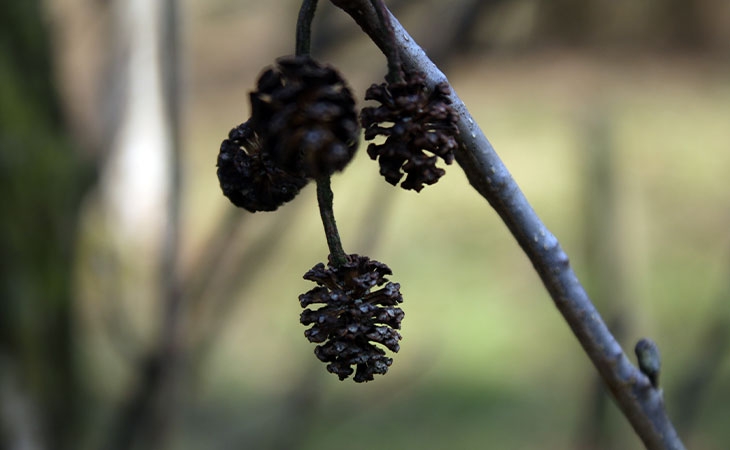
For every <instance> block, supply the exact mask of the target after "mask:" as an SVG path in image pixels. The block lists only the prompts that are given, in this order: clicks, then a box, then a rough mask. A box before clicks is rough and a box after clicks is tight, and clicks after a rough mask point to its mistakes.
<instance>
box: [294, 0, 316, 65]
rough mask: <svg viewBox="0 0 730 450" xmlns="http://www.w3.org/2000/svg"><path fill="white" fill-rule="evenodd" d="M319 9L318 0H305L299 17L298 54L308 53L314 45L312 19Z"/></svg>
mask: <svg viewBox="0 0 730 450" xmlns="http://www.w3.org/2000/svg"><path fill="white" fill-rule="evenodd" d="M316 10H317V0H304V1H303V2H302V7H301V9H300V10H299V17H298V18H297V32H296V39H297V42H296V45H295V47H296V54H297V55H308V54H309V51H310V48H311V46H312V20H314V13H315V11H316Z"/></svg>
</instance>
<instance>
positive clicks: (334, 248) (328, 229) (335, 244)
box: [317, 177, 347, 267]
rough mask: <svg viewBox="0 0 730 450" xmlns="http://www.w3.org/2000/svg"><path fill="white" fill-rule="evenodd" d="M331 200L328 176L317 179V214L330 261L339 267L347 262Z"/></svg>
mask: <svg viewBox="0 0 730 450" xmlns="http://www.w3.org/2000/svg"><path fill="white" fill-rule="evenodd" d="M333 200H334V194H333V193H332V188H331V187H330V177H322V178H319V179H317V203H319V215H320V216H321V217H322V225H324V234H325V236H326V237H327V246H328V247H329V249H330V263H331V264H332V265H333V266H335V267H339V266H341V265H343V264H345V263H346V262H347V254H346V253H345V250H343V249H342V241H341V240H340V233H339V232H338V231H337V223H336V222H335V213H334V211H333V209H332V201H333Z"/></svg>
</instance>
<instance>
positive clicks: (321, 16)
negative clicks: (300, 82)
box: [0, 0, 730, 450]
mask: <svg viewBox="0 0 730 450" xmlns="http://www.w3.org/2000/svg"><path fill="white" fill-rule="evenodd" d="M387 4H388V6H389V7H390V8H391V9H392V10H393V11H394V13H395V14H396V16H397V17H399V19H400V21H401V22H402V23H403V25H404V26H405V27H406V29H407V30H409V31H410V33H411V35H412V36H413V37H414V38H415V39H416V41H418V42H419V43H420V44H421V45H422V46H423V47H424V48H425V49H426V51H427V52H428V54H429V55H430V56H431V57H432V59H433V60H434V61H435V62H436V63H437V64H438V65H439V66H440V67H441V68H442V70H444V71H445V73H446V74H447V76H448V78H449V80H450V82H451V83H452V85H453V88H454V89H455V90H456V92H457V93H458V94H459V96H460V97H461V98H462V99H463V100H464V102H465V103H466V105H467V107H468V108H469V109H470V111H471V112H472V114H473V115H474V117H475V118H476V119H477V121H478V122H479V124H480V125H481V127H482V129H483V130H484V132H485V134H486V135H487V137H488V138H489V139H490V141H491V142H492V144H493V145H494V146H495V148H496V149H497V152H498V153H499V154H500V156H501V157H502V158H503V159H504V161H505V163H506V165H507V167H508V168H509V169H510V170H511V171H512V174H513V175H514V177H515V179H516V180H517V182H518V183H519V184H520V186H521V187H522V189H523V190H524V191H525V194H526V196H527V197H528V199H529V200H530V201H531V202H532V204H533V206H534V208H535V209H536V211H537V212H538V214H539V215H540V216H541V217H542V219H543V220H544V221H545V222H546V224H547V225H548V227H549V228H550V229H551V230H552V231H553V232H554V234H555V235H556V236H557V237H558V239H559V240H560V241H561V243H562V245H563V247H564V249H565V250H566V251H567V253H568V254H569V256H570V257H571V260H572V263H573V265H574V267H575V269H576V271H577V273H578V275H579V277H580V278H581V280H582V281H583V282H584V284H585V285H586V287H587V289H588V291H589V294H590V295H591V297H592V299H593V300H594V302H595V303H596V305H597V307H598V309H599V310H600V312H601V314H602V315H603V317H604V318H605V320H606V321H607V323H608V324H609V325H610V328H611V329H612V331H613V332H614V333H615V335H616V337H617V338H618V339H619V341H620V342H621V344H622V346H623V347H624V349H625V351H626V352H627V353H629V354H632V353H633V346H634V343H635V342H636V341H637V340H638V339H639V338H641V337H645V336H646V337H651V338H652V339H654V340H655V341H656V342H657V343H658V344H659V347H660V349H661V351H662V355H663V362H664V365H663V371H662V375H661V385H662V387H663V389H664V394H665V400H666V403H667V408H668V411H669V415H670V416H671V417H672V419H673V420H674V422H675V424H676V426H677V428H678V429H679V432H680V435H681V436H682V437H683V439H684V441H685V443H686V444H688V447H689V448H695V449H726V448H728V446H730V428H729V427H728V426H727V425H728V421H729V420H730V407H728V405H729V404H730V361H729V359H730V358H728V352H729V351H730V307H728V302H730V282H729V274H730V227H729V226H728V224H730V190H729V189H728V182H727V174H728V169H730V3H728V2H727V1H726V0H694V1H693V0H671V1H669V0H647V1H642V2H636V1H628V0H620V1H599V0H596V1H592V2H585V1H581V0H559V1H558V0H459V1H452V2H439V1H425V0H424V1H407V0H406V1H403V0H400V1H399V0H390V1H388V2H387ZM298 7H299V5H298V2H296V1H293V0H270V1H246V0H235V1H234V0H208V1H196V0H186V1H177V0H160V1H149V0H103V1H102V0H46V1H40V0H23V1H17V0H8V1H6V2H4V4H3V12H2V14H0V44H1V45H2V51H0V146H1V148H2V151H1V152H0V196H1V197H0V198H2V202H0V208H1V211H2V214H0V251H1V252H2V253H1V257H2V259H1V260H0V268H1V270H0V297H1V299H0V448H3V449H119V450H121V449H162V448H170V449H221V450H223V449H318V450H326V449H339V448H350V449H353V450H357V449H363V450H365V449H374V448H379V449H410V448H413V449H415V448H418V449H421V450H426V449H443V448H453V449H474V448H495V449H533V448H540V449H632V448H641V443H640V442H639V440H638V439H637V438H636V437H635V436H634V434H633V432H632V430H631V428H630V427H629V426H628V424H627V422H626V421H625V419H623V417H621V416H620V414H619V413H618V411H617V408H616V407H615V406H614V405H613V403H612V401H611V399H610V398H608V397H607V396H606V395H605V392H604V389H603V387H602V385H601V383H600V382H599V380H598V379H597V376H596V373H595V370H594V369H593V367H592V365H591V364H590V362H589V360H588V359H587V357H586V356H585V355H584V354H583V352H582V350H581V347H580V346H579V344H578V343H577V341H576V339H575V338H574V336H573V335H572V334H571V332H570V330H569V329H568V327H567V325H566V324H565V323H564V322H563V320H562V318H561V316H560V315H559V314H558V312H557V310H556V309H555V307H554V306H553V304H552V302H551V300H550V298H549V296H548V295H547V293H546V292H545V291H544V289H543V287H542V285H541V283H540V280H539V278H538V277H537V275H536V274H535V273H534V271H533V270H532V267H531V265H530V263H529V261H528V260H527V258H526V257H525V256H524V255H523V254H522V252H521V250H520V248H519V246H518V245H517V244H516V242H515V241H514V239H513V238H512V237H511V236H510V235H509V233H508V232H507V230H506V228H505V227H504V225H503V224H502V223H501V222H500V220H499V218H498V216H497V215H496V214H495V213H494V212H493V211H492V210H491V208H490V207H489V205H488V204H487V203H486V201H484V200H483V199H482V198H481V197H479V195H478V194H477V193H476V192H475V191H474V190H473V189H471V188H470V186H469V184H468V182H467V180H466V178H465V176H464V174H463V172H462V171H461V169H460V168H459V167H458V166H457V165H454V166H451V167H448V170H447V175H446V176H445V177H444V178H443V179H442V180H441V181H439V183H438V184H437V185H435V186H430V187H427V188H426V189H424V190H423V191H422V192H421V193H420V194H416V193H414V192H410V191H409V192H405V191H402V190H400V189H395V188H393V187H391V186H390V185H388V184H387V183H385V182H384V181H383V180H382V178H381V177H380V176H379V175H378V171H377V164H375V163H373V162H372V161H370V160H369V159H368V157H367V155H366V154H365V152H364V149H361V150H360V151H359V154H358V155H357V157H356V159H355V161H354V162H353V163H352V164H351V165H350V166H349V167H348V169H347V170H346V171H345V172H344V173H343V174H339V175H336V176H335V177H334V179H333V188H334V192H335V212H336V214H337V217H338V223H339V226H340V231H341V233H342V238H343V243H344V246H345V249H346V250H347V251H349V252H353V253H361V254H367V255H369V256H371V257H372V258H374V259H377V260H379V261H383V262H385V263H386V264H388V265H389V266H390V267H391V268H392V269H393V272H394V275H393V276H392V277H391V279H392V280H393V281H396V282H399V283H401V286H402V292H403V294H404V297H405V302H404V304H403V309H404V310H405V312H406V317H405V320H404V322H403V330H402V334H403V336H404V338H403V341H402V345H401V351H400V353H398V354H397V355H395V357H394V364H393V366H392V367H391V369H390V372H389V373H388V374H387V375H386V376H383V377H379V378H377V379H376V380H375V381H373V382H370V383H367V384H362V385H360V384H355V383H353V382H352V381H350V380H347V381H344V382H339V381H338V380H337V378H336V377H335V376H333V375H331V374H328V373H327V372H326V370H325V367H324V365H323V364H322V363H320V362H319V361H317V360H316V358H315V357H314V355H313V344H310V343H308V342H307V341H306V339H305V338H304V336H303V331H304V327H302V326H301V325H300V324H299V321H298V318H299V313H300V311H301V308H300V306H299V303H298V301H297V296H298V295H299V294H300V293H302V292H305V291H306V290H308V289H310V288H311V286H310V284H311V283H308V282H305V281H304V280H302V275H303V274H304V272H305V271H307V270H308V269H309V268H311V267H312V266H313V265H314V264H316V263H317V262H319V261H323V260H325V259H326V255H327V248H326V243H325V240H324V236H323V233H322V225H321V223H320V221H319V215H318V210H317V207H316V199H315V195H314V189H313V187H312V186H309V187H307V188H306V189H305V190H304V191H303V192H302V193H301V194H300V195H299V197H297V198H296V199H295V201H293V202H292V203H290V204H287V205H285V206H284V207H282V208H280V209H279V211H277V212H275V213H259V214H256V215H252V214H249V213H246V212H245V211H239V210H236V209H235V208H234V207H233V206H232V205H231V204H230V203H229V202H228V200H227V199H225V198H224V197H223V195H221V192H220V188H219V187H218V181H217V178H216V175H215V160H216V156H217V153H218V148H219V145H220V142H221V140H223V139H224V138H225V136H226V135H227V133H228V131H229V130H230V129H231V128H233V127H234V126H236V125H238V124H239V123H241V122H244V121H245V120H246V119H247V117H248V114H249V104H248V93H249V92H250V91H251V90H252V89H253V87H254V86H255V81H256V79H257V76H258V75H259V74H260V73H261V71H262V70H263V68H264V67H266V66H267V65H270V64H271V63H272V62H273V61H274V59H275V58H276V57H278V56H281V55H286V54H291V53H292V52H293V46H294V26H295V22H296V17H297V12H298ZM313 45H314V46H313V54H314V55H315V56H316V57H317V58H319V59H321V60H323V61H326V62H328V63H331V64H333V65H335V66H337V67H338V68H339V69H340V70H341V72H342V73H343V74H344V75H345V77H346V78H347V79H348V80H349V82H350V84H351V86H352V89H353V91H354V93H355V95H356V96H357V97H358V98H362V96H363V94H364V92H365V90H366V89H367V87H368V86H369V85H370V84H371V83H375V82H380V81H381V80H382V77H383V76H384V74H385V71H386V65H385V58H384V57H383V56H382V54H380V53H379V51H378V50H377V48H376V47H375V46H374V44H372V43H371V42H369V41H368V40H367V39H365V37H364V35H363V33H361V31H360V29H359V28H358V27H357V26H356V25H355V24H354V23H353V22H352V20H351V19H350V18H349V17H348V16H346V15H345V14H344V13H343V12H342V11H340V10H338V9H336V8H335V7H334V6H332V5H331V4H330V3H328V2H326V1H323V2H320V7H319V11H318V15H317V17H316V19H315V23H314V44H313Z"/></svg>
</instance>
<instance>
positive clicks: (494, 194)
mask: <svg viewBox="0 0 730 450" xmlns="http://www.w3.org/2000/svg"><path fill="white" fill-rule="evenodd" d="M332 3H334V4H335V5H336V6H338V7H340V8H342V9H343V10H345V11H346V12H347V13H348V14H350V15H351V16H352V17H353V18H354V19H355V21H356V22H357V23H358V24H359V25H360V26H361V27H362V29H363V30H364V31H365V32H366V33H367V34H368V35H369V36H370V38H371V39H372V40H373V41H374V42H375V43H376V45H378V47H380V49H381V50H383V51H384V52H385V51H386V50H387V49H388V45H389V43H387V40H388V39H389V37H388V34H389V33H387V32H386V30H384V29H383V28H382V27H381V26H380V23H381V22H380V20H379V18H378V14H377V12H376V11H375V10H374V9H373V7H372V3H371V2H370V1H367V0H332ZM390 20H391V23H392V27H393V30H394V34H395V38H394V39H395V46H396V47H397V48H398V49H399V53H400V57H401V59H402V62H403V64H404V66H405V67H406V68H407V69H408V70H414V71H420V72H423V73H425V74H426V76H427V79H428V83H429V85H430V86H431V87H433V86H435V85H436V84H438V83H442V82H448V80H447V79H446V77H445V76H444V74H443V73H442V72H441V71H440V70H439V69H438V68H437V67H436V66H435V65H434V64H433V62H431V60H430V59H429V58H428V57H427V56H426V53H425V52H424V51H423V49H422V48H421V47H419V46H418V44H416V43H415V42H414V40H413V39H412V38H411V37H410V36H409V35H408V33H407V32H406V31H405V30H404V29H403V27H402V26H401V24H400V23H399V22H398V21H397V19H396V18H395V17H393V16H392V15H391V18H390ZM451 99H452V101H453V106H454V108H455V109H456V111H457V112H458V114H459V123H458V126H459V131H460V138H459V139H460V144H461V146H460V148H459V150H458V151H457V153H456V160H457V162H458V163H459V165H460V166H461V167H462V169H463V170H464V172H465V173H466V176H467V178H468V179H469V182H470V183H471V185H472V186H473V187H474V189H476V190H477V192H479V193H480V194H481V195H482V196H483V197H484V198H485V199H486V200H487V201H488V202H489V204H490V205H492V207H493V208H494V209H495V210H496V211H497V213H498V214H499V215H500V217H501V218H502V220H503V221H504V223H505V224H506V225H507V228H509V230H510V232H511V233H512V235H514V237H515V239H516V240H517V242H518V243H519V245H520V246H521V247H522V249H523V250H524V252H525V253H526V254H527V257H528V258H529V259H530V261H531V262H532V264H533V266H534V267H535V270H536V271H537V273H538V274H539V276H540V278H541V279H542V282H543V283H544V285H545V287H546V289H547V290H548V292H549V293H550V296H551V297H552V299H553V301H554V302H555V305H556V306H557V308H558V310H560V312H561V314H562V315H563V317H564V318H565V320H566V322H567V323H568V325H569V326H570V328H571V329H572V330H573V333H574V334H575V336H576V337H577V338H578V341H579V342H580V344H581V345H582V346H583V349H584V350H585V352H586V354H587V355H588V357H589V358H590V359H591V361H592V362H593V364H594V365H595V366H596V369H597V370H598V372H599V373H600V375H601V377H602V378H603V380H604V382H605V384H606V386H607V387H608V388H609V390H610V391H611V393H612V394H613V397H614V398H615V400H616V402H617V404H618V406H619V407H620V409H621V411H622V412H623V414H624V415H625V416H626V418H627V419H628V420H629V422H630V423H631V425H632V426H633V428H634V430H635V431H636V433H637V434H638V435H639V437H640V438H641V440H642V441H643V442H644V445H645V446H646V448H648V449H651V450H654V449H671V450H683V449H684V445H683V444H682V442H681V440H680V439H679V437H678V435H677V433H676V431H675V429H674V426H673V425H672V423H671V421H670V420H669V418H668V416H667V414H666V411H665V409H664V401H663V396H662V391H661V389H658V388H655V387H654V386H652V383H651V381H650V380H649V378H648V377H647V376H646V375H645V374H644V373H642V372H641V371H640V370H639V369H637V368H636V367H635V366H634V365H632V364H631V362H630V361H629V359H628V357H627V356H626V354H625V353H624V352H623V350H622V349H621V346H620V345H619V344H618V342H616V339H615V338H614V337H613V335H612V334H611V332H610V331H609V330H608V328H607V327H606V324H605V323H604V322H603V320H602V319H601V316H600V315H599V313H598V311H597V310H596V308H595V307H594V306H593V304H592V303H591V301H590V299H589V298H588V295H587V294H586V291H585V289H584V288H583V286H582V285H581V283H580V282H579V281H578V278H577V277H576V275H575V273H574V272H573V269H572V268H571V266H570V262H569V260H568V256H567V255H566V254H565V252H564V251H563V249H562V248H561V247H560V244H559V243H558V240H557V239H556V238H555V236H553V234H552V233H550V231H549V230H548V229H547V228H546V227H545V225H544V224H543V223H542V221H541V220H540V218H539V217H538V216H537V214H535V211H534V210H533V209H532V206H530V203H529V202H528V201H527V199H526V198H525V196H524V194H523V193H522V191H521V190H520V188H519V186H518V185H517V183H516V182H515V181H514V179H513V178H512V176H511V175H510V173H509V171H508V170H507V168H506V167H505V166H504V164H503V163H502V161H501V160H500V158H499V156H497V153H496V152H495V151H494V148H493V147H492V145H491V144H490V143H489V141H488V140H487V138H486V137H485V136H484V133H483V132H482V130H481V129H480V128H479V127H478V126H477V125H476V123H475V121H474V119H473V118H472V117H471V115H470V114H469V111H468V110H467V109H466V106H464V103H463V102H462V101H461V99H460V98H459V97H458V96H457V95H456V94H455V93H453V89H452V94H451Z"/></svg>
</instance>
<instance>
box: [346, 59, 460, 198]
mask: <svg viewBox="0 0 730 450" xmlns="http://www.w3.org/2000/svg"><path fill="white" fill-rule="evenodd" d="M365 99H366V100H375V101H378V102H379V103H380V106H377V107H366V108H363V109H362V112H361V113H360V119H361V121H362V126H363V128H365V139H366V140H372V139H375V138H376V137H377V136H379V135H381V136H386V140H385V142H384V143H383V144H375V143H371V144H370V145H369V146H368V155H370V158H371V159H373V160H375V159H378V162H379V163H380V174H381V175H383V176H384V177H385V180H386V181H387V182H388V183H390V184H392V185H393V186H395V185H397V184H398V182H399V181H400V180H401V178H402V177H403V175H406V179H405V180H404V181H403V182H402V183H401V187H402V188H403V189H413V190H415V191H416V192H420V191H421V189H423V186H424V185H427V184H434V183H435V182H436V181H438V179H439V178H441V177H442V176H443V175H444V174H445V173H446V172H445V171H444V170H443V169H440V168H438V167H436V162H437V161H438V158H441V159H443V160H444V161H445V162H446V164H451V163H452V162H453V160H454V150H455V149H456V147H457V143H456V139H455V136H457V135H458V134H459V130H458V128H457V127H456V122H457V116H456V113H455V112H454V110H453V108H452V107H451V99H450V98H449V87H448V85H447V84H446V83H441V84H439V85H437V86H436V87H435V88H434V90H433V91H431V92H429V91H428V89H427V87H426V78H425V76H424V75H423V74H421V73H413V74H405V81H404V82H397V83H391V84H386V83H383V84H379V85H375V84H374V85H372V86H371V87H370V88H369V89H368V90H367V92H366V93H365ZM387 123H392V124H393V125H392V126H385V125H384V124H387Z"/></svg>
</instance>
